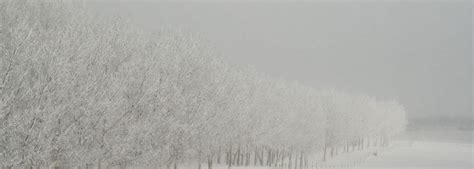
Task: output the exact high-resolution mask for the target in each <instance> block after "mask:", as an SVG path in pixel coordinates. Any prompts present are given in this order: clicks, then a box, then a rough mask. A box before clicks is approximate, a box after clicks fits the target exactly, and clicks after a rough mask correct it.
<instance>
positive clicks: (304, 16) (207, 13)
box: [94, 1, 473, 117]
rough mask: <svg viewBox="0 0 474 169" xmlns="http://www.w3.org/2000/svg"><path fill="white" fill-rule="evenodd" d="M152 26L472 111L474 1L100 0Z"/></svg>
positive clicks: (310, 78) (300, 76)
mask: <svg viewBox="0 0 474 169" xmlns="http://www.w3.org/2000/svg"><path fill="white" fill-rule="evenodd" d="M94 7H95V8H96V9H99V11H101V12H103V11H108V12H110V11H119V12H125V13H127V14H128V15H130V17H132V21H133V22H135V23H136V24H138V25H139V26H141V27H143V28H144V29H147V30H149V31H155V30H158V29H160V28H161V27H168V28H170V27H171V28H179V29H182V30H189V31H194V32H196V31H197V32H200V33H201V34H202V35H203V37H205V38H206V40H207V41H208V42H209V44H210V45H211V46H213V47H214V48H215V49H216V50H218V51H219V52H220V53H221V54H222V55H224V56H226V57H228V58H229V61H230V62H232V63H235V64H242V65H253V66H254V67H255V68H256V69H257V70H259V71H260V72H265V73H267V74H269V75H271V76H273V77H275V78H279V77H281V78H284V79H287V80H291V81H298V82H300V83H302V84H304V85H308V86H312V87H314V88H336V89H339V90H342V91H346V92H349V93H356V94H357V93H363V94H367V95H372V96H376V97H378V98H382V99H389V98H394V99H397V100H399V101H400V102H401V103H402V104H403V105H404V106H405V107H406V109H407V112H408V114H409V117H419V116H432V115H447V116H471V117H472V104H473V102H472V94H473V92H472V82H473V81H472V64H473V62H472V2H470V1H444V2H433V1H410V2H402V1H394V2H374V1H357V2H349V1H345V2H298V3H283V2H278V3H269V2H248V3H235V2H226V3H210V2H207V3H203V2H193V3H190V2H186V3H172V2H154V3H151V2H127V3H124V2H122V3H113V4H111V3H101V4H95V5H94Z"/></svg>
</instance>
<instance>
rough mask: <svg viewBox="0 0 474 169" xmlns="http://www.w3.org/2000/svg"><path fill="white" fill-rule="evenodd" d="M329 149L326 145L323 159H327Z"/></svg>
mask: <svg viewBox="0 0 474 169" xmlns="http://www.w3.org/2000/svg"><path fill="white" fill-rule="evenodd" d="M327 150H328V146H324V154H323V161H326V154H327Z"/></svg>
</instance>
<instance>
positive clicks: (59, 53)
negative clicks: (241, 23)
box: [0, 0, 405, 168]
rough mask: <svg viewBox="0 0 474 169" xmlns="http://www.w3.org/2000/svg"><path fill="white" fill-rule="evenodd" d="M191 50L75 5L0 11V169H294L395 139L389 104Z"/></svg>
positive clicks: (397, 115) (401, 115) (177, 38)
mask: <svg viewBox="0 0 474 169" xmlns="http://www.w3.org/2000/svg"><path fill="white" fill-rule="evenodd" d="M199 39H200V38H199V36H196V35H194V34H192V35H190V34H185V33H182V32H176V31H165V30H163V31H161V32H159V33H156V34H148V33H145V32H142V31H140V29H138V28H136V27H134V26H133V25H132V24H131V23H129V22H128V21H127V20H126V19H123V18H95V17H93V16H91V15H89V14H87V11H86V10H84V9H83V7H81V5H80V4H79V5H78V4H75V3H66V2H43V1H36V0H21V1H17V0H2V1H0V164H1V165H2V167H7V168H8V167H13V166H15V167H30V166H35V167H36V166H38V167H46V166H65V167H66V166H94V167H98V168H103V167H110V166H118V165H119V166H141V167H152V166H155V167H156V166H162V167H168V168H171V167H175V168H177V167H178V165H180V164H183V163H187V162H196V167H199V168H200V167H201V163H205V162H207V163H208V164H210V165H209V166H212V165H211V164H213V163H225V164H226V165H229V166H232V165H269V166H274V167H277V166H280V167H283V166H286V167H287V168H295V167H296V166H301V167H303V166H304V165H307V164H309V162H308V156H307V154H311V153H314V152H324V156H323V159H322V160H325V158H327V156H329V154H333V153H334V149H335V148H340V147H343V148H344V150H348V151H349V147H351V146H352V148H353V149H354V147H355V146H356V145H357V146H359V147H360V146H361V145H362V146H363V145H364V143H367V144H372V143H377V142H372V143H371V142H368V141H367V139H371V140H380V141H379V142H378V143H381V141H382V140H384V142H386V141H387V140H389V139H390V138H391V137H393V136H395V135H396V134H397V133H399V132H400V131H402V130H403V129H404V125H405V112H404V109H403V107H402V106H401V105H400V104H398V103H397V102H396V101H380V100H377V99H375V98H373V97H369V96H364V95H349V94H345V93H343V92H338V91H336V90H316V89H312V88H309V87H306V86H302V85H299V84H297V83H294V82H288V81H285V80H275V79H272V78H269V77H267V76H265V75H263V74H260V73H258V72H256V71H255V70H253V69H252V68H249V67H238V66H234V65H230V64H227V63H225V62H224V60H225V59H223V58H221V57H219V56H218V55H216V54H215V53H213V52H212V50H210V49H209V48H207V47H206V46H205V45H203V44H204V43H202V42H200V41H199ZM364 139H366V140H365V141H364ZM357 143H358V144H357ZM361 143H362V144H361ZM331 150H332V151H331ZM327 152H328V154H326V153H327ZM329 152H332V153H329ZM298 161H299V162H298Z"/></svg>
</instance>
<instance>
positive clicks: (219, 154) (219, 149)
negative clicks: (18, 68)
mask: <svg viewBox="0 0 474 169" xmlns="http://www.w3.org/2000/svg"><path fill="white" fill-rule="evenodd" d="M216 160H217V164H221V146H219V148H218V149H217V159H216Z"/></svg>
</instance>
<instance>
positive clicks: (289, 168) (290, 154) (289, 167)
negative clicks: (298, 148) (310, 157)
mask: <svg viewBox="0 0 474 169" xmlns="http://www.w3.org/2000/svg"><path fill="white" fill-rule="evenodd" d="M291 156H293V154H292V153H291V152H290V153H289V157H288V169H291Z"/></svg>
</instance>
